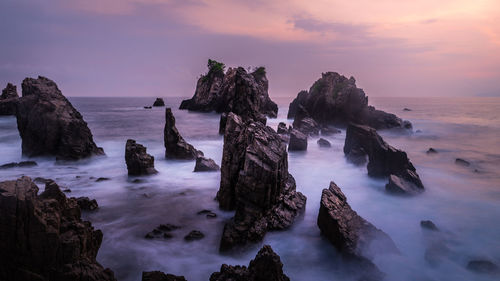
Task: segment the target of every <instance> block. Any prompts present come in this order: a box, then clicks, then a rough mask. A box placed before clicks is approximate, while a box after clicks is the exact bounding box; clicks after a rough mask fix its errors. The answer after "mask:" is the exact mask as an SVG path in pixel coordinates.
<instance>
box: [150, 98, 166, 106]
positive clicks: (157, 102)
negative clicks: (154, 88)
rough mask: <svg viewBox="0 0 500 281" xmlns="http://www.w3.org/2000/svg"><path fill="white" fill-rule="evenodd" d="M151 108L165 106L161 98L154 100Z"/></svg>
mask: <svg viewBox="0 0 500 281" xmlns="http://www.w3.org/2000/svg"><path fill="white" fill-rule="evenodd" d="M153 106H165V101H163V99H162V98H156V100H155V102H154V103H153Z"/></svg>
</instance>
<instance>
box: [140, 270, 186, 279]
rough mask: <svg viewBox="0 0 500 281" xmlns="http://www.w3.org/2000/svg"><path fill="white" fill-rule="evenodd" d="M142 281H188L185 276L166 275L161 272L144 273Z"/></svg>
mask: <svg viewBox="0 0 500 281" xmlns="http://www.w3.org/2000/svg"><path fill="white" fill-rule="evenodd" d="M142 281H186V278H184V276H176V275H173V274H165V273H163V272H161V271H149V272H146V271H144V272H142Z"/></svg>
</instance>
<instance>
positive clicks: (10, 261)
mask: <svg viewBox="0 0 500 281" xmlns="http://www.w3.org/2000/svg"><path fill="white" fill-rule="evenodd" d="M37 193H38V187H37V186H36V185H35V184H34V183H33V182H32V181H31V179H30V178H28V177H22V178H19V179H18V180H15V181H4V182H1V183H0V225H1V226H2V227H1V228H0V263H1V264H2V269H1V270H0V279H1V280H7V281H9V280H17V281H24V280H37V281H45V280H46V281H49V280H50V281H65V280H86V281H94V280H95V281H98V280H102V281H106V280H110V281H111V280H115V278H114V276H113V272H112V271H111V270H109V269H104V268H103V267H102V266H101V265H100V264H99V263H98V262H97V261H96V256H97V252H98V250H99V247H100V245H101V242H102V232H101V231H100V230H95V229H94V228H93V227H92V225H91V223H90V222H88V221H82V219H81V217H80V208H79V207H78V204H77V201H76V199H74V198H67V197H66V195H64V193H62V192H61V190H60V189H59V186H58V185H57V184H56V183H55V182H53V181H50V182H48V183H47V184H46V185H45V191H44V192H42V193H41V194H40V195H37ZM13 241H16V242H15V243H13Z"/></svg>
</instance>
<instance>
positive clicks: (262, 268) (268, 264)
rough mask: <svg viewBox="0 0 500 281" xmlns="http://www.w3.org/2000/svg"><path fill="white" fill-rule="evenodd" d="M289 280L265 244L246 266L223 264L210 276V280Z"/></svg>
mask: <svg viewBox="0 0 500 281" xmlns="http://www.w3.org/2000/svg"><path fill="white" fill-rule="evenodd" d="M229 280H234V281H289V280H290V278H288V276H286V275H285V273H284V272H283V263H281V259H280V257H279V256H278V255H277V254H276V253H275V252H274V251H273V249H272V248H271V246H268V245H265V246H264V247H262V249H260V251H259V252H258V253H257V256H255V259H253V260H252V261H250V264H249V266H248V268H247V267H246V266H238V265H237V266H231V265H227V264H223V265H222V266H221V268H220V271H219V272H214V273H212V275H211V276H210V281H229Z"/></svg>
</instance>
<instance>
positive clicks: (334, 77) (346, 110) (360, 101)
mask: <svg viewBox="0 0 500 281" xmlns="http://www.w3.org/2000/svg"><path fill="white" fill-rule="evenodd" d="M300 106H303V107H304V108H305V109H306V111H307V112H308V113H309V114H310V116H311V117H312V118H313V119H314V120H315V121H316V122H317V123H319V124H320V125H322V126H326V125H344V126H345V125H347V124H349V123H350V122H354V123H358V124H363V125H369V126H371V127H373V128H375V129H389V128H405V127H410V128H411V124H410V123H409V122H407V123H404V122H403V120H401V119H400V118H398V117H397V116H396V115H394V114H390V113H386V112H384V111H380V110H376V109H375V108H374V107H372V106H368V97H367V96H366V95H365V92H364V91H363V90H362V89H360V88H358V87H357V86H356V80H355V79H354V78H353V77H351V78H349V79H348V78H347V77H345V76H343V75H340V74H338V73H336V72H326V73H323V74H322V75H321V78H320V79H318V80H317V81H316V82H314V84H313V85H312V86H311V88H310V89H309V91H301V92H299V94H298V95H297V97H296V98H295V99H294V100H293V101H292V103H290V107H289V110H288V118H294V117H296V114H297V112H298V111H299V108H300Z"/></svg>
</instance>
